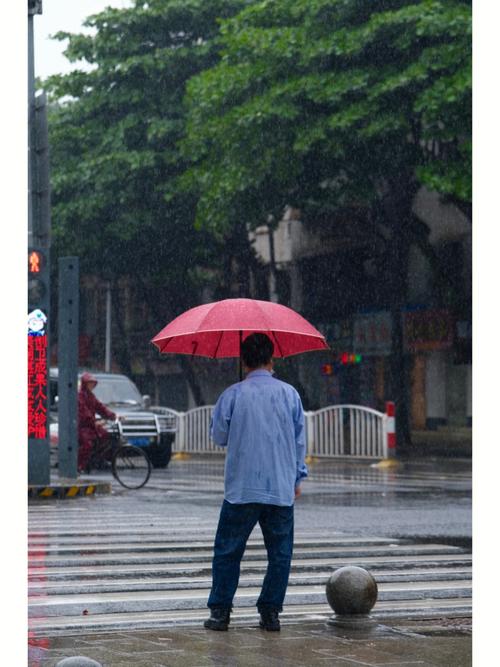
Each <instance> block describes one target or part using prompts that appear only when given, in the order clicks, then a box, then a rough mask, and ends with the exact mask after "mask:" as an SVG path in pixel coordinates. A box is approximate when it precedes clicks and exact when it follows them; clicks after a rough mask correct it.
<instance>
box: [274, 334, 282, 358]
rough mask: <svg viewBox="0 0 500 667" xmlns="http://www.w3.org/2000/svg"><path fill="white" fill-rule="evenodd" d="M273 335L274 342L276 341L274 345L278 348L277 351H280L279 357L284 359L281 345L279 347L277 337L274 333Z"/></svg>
mask: <svg viewBox="0 0 500 667" xmlns="http://www.w3.org/2000/svg"><path fill="white" fill-rule="evenodd" d="M273 333H274V340H275V341H276V345H277V346H278V350H279V351H280V355H281V357H282V358H283V359H284V356H283V350H282V349H281V345H280V342H279V340H278V336H277V335H276V332H275V331H274V332H273Z"/></svg>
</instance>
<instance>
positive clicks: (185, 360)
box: [137, 279, 205, 405]
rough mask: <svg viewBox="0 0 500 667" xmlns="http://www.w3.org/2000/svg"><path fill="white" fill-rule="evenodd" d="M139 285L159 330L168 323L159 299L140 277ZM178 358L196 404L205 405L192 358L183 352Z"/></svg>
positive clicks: (153, 321)
mask: <svg viewBox="0 0 500 667" xmlns="http://www.w3.org/2000/svg"><path fill="white" fill-rule="evenodd" d="M137 286H138V287H139V288H140V290H141V293H142V297H143V299H144V300H145V301H146V303H147V306H148V309H149V312H150V315H151V319H152V325H153V327H154V329H157V330H158V331H159V330H160V329H161V328H162V327H164V326H165V325H166V324H167V322H165V321H163V320H162V319H161V318H160V314H159V312H158V301H157V299H155V297H154V294H153V293H152V292H151V290H150V289H148V287H147V286H146V285H144V283H143V282H142V281H141V280H140V279H138V280H137ZM177 359H178V361H179V363H180V365H181V368H182V370H183V372H184V374H185V377H186V381H187V383H188V385H189V387H190V389H191V392H192V394H193V396H194V400H195V402H196V405H205V401H204V397H203V391H202V389H201V385H200V383H199V382H198V380H197V377H196V372H195V370H194V368H193V365H192V363H191V359H190V358H189V357H187V356H185V355H182V354H179V355H178V356H177Z"/></svg>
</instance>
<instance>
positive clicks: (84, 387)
mask: <svg viewBox="0 0 500 667" xmlns="http://www.w3.org/2000/svg"><path fill="white" fill-rule="evenodd" d="M96 385H97V380H96V379H95V377H94V376H93V375H91V373H84V374H83V375H82V377H81V386H80V391H79V392H78V472H83V471H84V470H85V469H86V467H87V464H88V461H89V458H90V454H91V452H92V446H93V444H94V442H96V441H98V440H106V439H107V438H108V437H109V433H108V431H107V430H106V429H105V428H104V427H103V426H100V425H99V424H97V423H96V417H95V416H96V414H98V415H100V416H101V417H103V418H104V419H116V414H115V413H114V412H111V410H108V408H107V407H106V406H105V405H103V404H102V403H101V402H100V401H99V400H98V399H97V398H96V397H95V396H94V394H93V389H94V388H95V386H96Z"/></svg>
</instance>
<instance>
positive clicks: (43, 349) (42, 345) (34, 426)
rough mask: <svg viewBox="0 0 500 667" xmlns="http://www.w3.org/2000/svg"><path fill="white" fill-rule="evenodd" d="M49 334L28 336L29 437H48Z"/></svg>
mask: <svg viewBox="0 0 500 667" xmlns="http://www.w3.org/2000/svg"><path fill="white" fill-rule="evenodd" d="M47 386H48V377H47V335H46V334H44V335H42V336H33V335H29V336H28V438H37V439H42V440H44V439H45V438H46V437H47V410H48V401H47V394H48V392H47Z"/></svg>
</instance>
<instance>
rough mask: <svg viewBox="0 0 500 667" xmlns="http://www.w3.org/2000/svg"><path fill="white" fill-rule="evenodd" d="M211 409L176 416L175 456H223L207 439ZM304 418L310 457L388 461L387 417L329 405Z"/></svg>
mask: <svg viewBox="0 0 500 667" xmlns="http://www.w3.org/2000/svg"><path fill="white" fill-rule="evenodd" d="M213 407H214V406H213V405H204V406H201V407H198V408H193V409H192V410H188V411H187V412H179V413H178V430H177V434H176V438H175V442H174V444H173V451H174V452H188V453H208V452H219V453H223V452H224V450H223V449H221V448H220V447H217V446H216V445H214V444H213V442H212V441H211V439H210V420H211V417H212V411H213ZM304 414H305V419H306V438H307V453H308V454H309V455H310V456H317V457H353V458H375V459H377V458H387V415H385V414H384V413H383V412H378V411H377V410H373V409H372V408H366V407H363V406H361V405H330V406H328V407H326V408H322V409H321V410H317V411H316V412H305V413H304Z"/></svg>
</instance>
